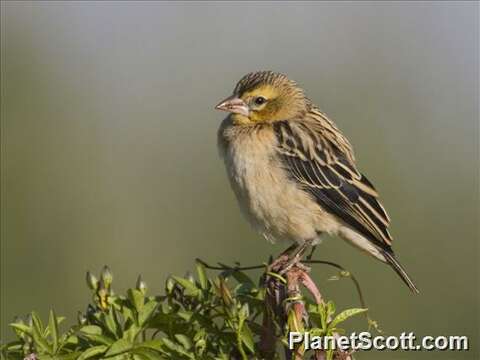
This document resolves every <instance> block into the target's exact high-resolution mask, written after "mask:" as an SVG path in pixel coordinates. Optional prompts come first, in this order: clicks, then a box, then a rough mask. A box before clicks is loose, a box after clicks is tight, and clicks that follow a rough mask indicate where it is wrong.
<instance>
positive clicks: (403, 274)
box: [383, 251, 420, 294]
mask: <svg viewBox="0 0 480 360" xmlns="http://www.w3.org/2000/svg"><path fill="white" fill-rule="evenodd" d="M383 256H385V260H387V263H388V264H389V265H390V266H391V267H392V268H393V270H395V272H396V273H397V274H398V275H399V276H400V277H401V278H402V280H403V282H404V283H405V284H407V286H408V287H409V288H410V290H412V292H414V293H415V294H418V293H419V292H420V291H419V290H418V289H417V287H416V286H415V284H414V283H413V281H412V279H410V276H408V274H407V272H406V271H405V270H404V269H403V267H402V265H400V263H399V262H398V260H397V259H395V257H394V256H393V254H390V253H389V252H387V251H383Z"/></svg>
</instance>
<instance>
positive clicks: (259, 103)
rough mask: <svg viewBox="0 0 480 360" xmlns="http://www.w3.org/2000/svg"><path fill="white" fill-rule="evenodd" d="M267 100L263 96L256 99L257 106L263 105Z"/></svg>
mask: <svg viewBox="0 0 480 360" xmlns="http://www.w3.org/2000/svg"><path fill="white" fill-rule="evenodd" d="M265 101H267V99H265V98H264V97H263V96H258V97H256V98H255V104H256V105H262V104H263V103H264V102H265Z"/></svg>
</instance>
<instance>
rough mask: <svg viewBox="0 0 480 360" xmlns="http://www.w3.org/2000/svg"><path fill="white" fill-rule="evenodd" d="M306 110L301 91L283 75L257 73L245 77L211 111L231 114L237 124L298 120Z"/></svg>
mask: <svg viewBox="0 0 480 360" xmlns="http://www.w3.org/2000/svg"><path fill="white" fill-rule="evenodd" d="M307 107H308V100H307V98H306V97H305V95H304V93H303V90H302V89H301V88H300V87H299V86H298V85H297V84H296V83H295V82H294V81H292V80H289V79H288V78H287V77H286V76H285V75H284V74H280V73H275V72H272V71H258V72H252V73H249V74H247V75H245V76H244V77H243V78H242V79H241V80H240V81H239V82H238V84H237V86H236V87H235V89H234V91H233V95H231V96H229V97H228V98H226V99H225V100H223V101H222V102H220V104H218V105H217V106H216V107H215V108H216V109H218V110H223V111H227V112H230V113H232V117H233V121H234V123H237V124H244V125H246V124H256V123H261V122H274V121H278V120H289V119H293V118H296V117H301V116H302V115H303V114H304V113H305V112H306V111H307Z"/></svg>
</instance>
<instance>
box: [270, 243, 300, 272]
mask: <svg viewBox="0 0 480 360" xmlns="http://www.w3.org/2000/svg"><path fill="white" fill-rule="evenodd" d="M297 247H298V244H297V243H294V244H292V245H290V246H289V247H288V248H287V249H286V250H284V251H283V252H282V253H281V254H280V255H278V257H277V258H276V259H275V260H273V261H272V263H271V264H270V265H268V268H267V272H271V271H273V272H276V271H278V270H279V269H282V268H283V265H284V264H285V263H286V262H287V261H288V259H289V254H290V252H292V251H293V250H295V249H296V248H297Z"/></svg>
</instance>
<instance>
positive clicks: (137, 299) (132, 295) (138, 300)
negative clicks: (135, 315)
mask: <svg viewBox="0 0 480 360" xmlns="http://www.w3.org/2000/svg"><path fill="white" fill-rule="evenodd" d="M127 295H128V299H129V300H130V302H131V303H132V304H133V306H134V307H135V309H136V310H137V311H138V312H139V313H140V312H141V311H142V309H143V304H144V302H145V297H144V296H143V294H142V292H141V291H140V290H137V289H128V291H127Z"/></svg>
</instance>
